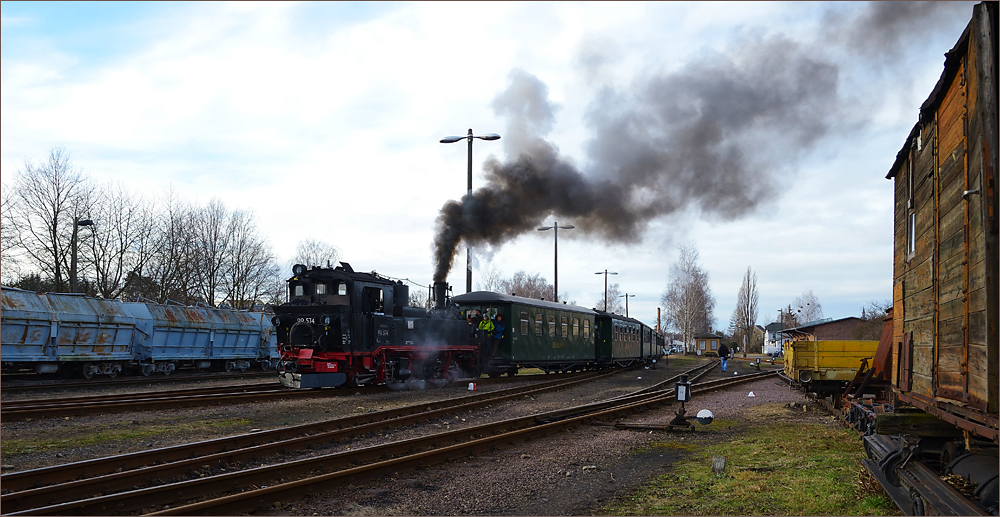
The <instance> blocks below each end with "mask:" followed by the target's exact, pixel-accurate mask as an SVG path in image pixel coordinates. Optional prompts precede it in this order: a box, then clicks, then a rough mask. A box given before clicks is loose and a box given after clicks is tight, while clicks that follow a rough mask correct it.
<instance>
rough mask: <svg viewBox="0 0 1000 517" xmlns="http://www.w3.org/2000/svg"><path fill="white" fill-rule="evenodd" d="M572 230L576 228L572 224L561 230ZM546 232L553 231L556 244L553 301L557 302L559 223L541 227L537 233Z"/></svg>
mask: <svg viewBox="0 0 1000 517" xmlns="http://www.w3.org/2000/svg"><path fill="white" fill-rule="evenodd" d="M573 228H576V226H573V225H572V224H569V225H566V226H563V227H562V229H563V230H572V229H573ZM546 230H554V231H553V236H555V241H556V243H555V263H556V272H555V277H556V278H555V288H556V295H555V298H554V299H553V301H556V302H558V301H559V221H556V222H555V223H553V225H552V226H543V227H541V228H539V229H538V231H540V232H544V231H546Z"/></svg>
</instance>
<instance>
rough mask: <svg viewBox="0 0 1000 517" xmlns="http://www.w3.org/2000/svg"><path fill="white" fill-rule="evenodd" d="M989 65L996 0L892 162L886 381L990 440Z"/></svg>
mask: <svg viewBox="0 0 1000 517" xmlns="http://www.w3.org/2000/svg"><path fill="white" fill-rule="evenodd" d="M996 67H997V65H996V5H992V6H990V5H988V4H986V3H983V4H979V5H977V6H976V7H975V8H974V15H973V20H972V21H971V22H970V24H969V27H968V29H966V32H965V33H964V34H963V35H962V37H961V38H960V39H959V42H958V44H957V45H956V46H955V48H954V49H952V51H951V52H949V53H948V54H947V60H946V62H945V71H944V73H943V74H942V76H941V80H940V81H939V83H938V86H937V87H936V88H935V91H934V92H933V93H932V94H931V97H930V98H928V100H927V101H926V102H925V103H924V105H923V107H922V108H921V113H920V120H919V122H918V123H917V125H916V126H915V127H914V129H913V131H912V132H911V133H910V136H909V138H908V139H907V141H906V144H905V145H904V147H903V150H901V151H900V153H899V154H898V155H897V159H896V163H895V164H894V165H893V169H892V170H891V171H890V173H889V177H891V178H893V179H894V181H895V185H894V188H895V211H894V213H895V228H894V236H893V239H894V254H893V262H894V268H893V269H894V277H895V278H894V289H893V305H894V308H893V343H894V346H893V348H892V353H893V355H895V358H894V359H895V360H894V361H893V364H894V365H895V367H894V368H893V372H892V382H893V386H894V387H895V389H896V392H897V394H898V395H899V396H900V397H901V399H902V401H903V402H908V403H913V404H914V405H917V406H919V407H922V408H923V409H925V410H934V411H932V412H936V413H937V414H941V413H942V412H943V413H947V414H948V415H952V416H953V417H954V418H953V420H956V422H957V421H970V422H973V424H970V425H963V424H962V423H961V422H959V425H962V426H963V427H965V428H969V429H970V430H973V431H974V432H978V433H979V434H987V435H990V436H989V437H990V438H993V439H994V440H996V439H997V437H996V435H997V433H996V429H997V411H998V401H997V399H998V396H997V390H998V372H997V370H998V362H1000V357H998V352H997V342H998V333H1000V326H998V321H997V320H998V318H1000V316H998V312H1000V311H998V297H1000V287H998V282H997V264H998V261H997V221H996V217H997V214H996V213H997V209H996V206H997V194H996V190H997V189H996V181H997V180H996V170H997V166H996V156H997V120H998V116H997V103H996V96H997V79H996ZM984 428H986V431H985V432H984V431H983V429H984ZM989 429H992V431H990V430H989Z"/></svg>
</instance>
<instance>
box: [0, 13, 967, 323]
mask: <svg viewBox="0 0 1000 517" xmlns="http://www.w3.org/2000/svg"><path fill="white" fill-rule="evenodd" d="M972 5H973V4H971V3H966V2H944V3H925V2H912V3H911V2H875V3H854V2H829V3H828V2H810V3H806V2H801V3H800V2H777V3H754V2H735V3H722V2H719V3H715V2H713V3H709V2H692V3H682V2H664V3H623V2H613V3H591V2H588V3H569V2H554V3H537V2H530V3H515V2H472V3H460V2H425V3H382V2H379V3H352V2H328V3H301V4H299V3H290V2H279V3H261V2H251V3H203V2H194V3H184V2H158V3H118V2H115V3H100V2H86V3H72V2H70V3H63V2H60V3H50V2H27V3H22V2H6V1H5V2H3V3H2V4H0V9H2V32H0V56H2V63H0V83H2V85H0V90H2V99H0V166H2V177H3V181H4V184H5V185H6V184H7V183H8V182H9V178H11V177H12V175H13V174H15V173H16V171H17V170H18V169H19V168H21V167H22V165H23V163H24V161H25V160H26V159H29V160H35V161H40V160H41V159H43V158H44V156H45V155H46V153H47V152H48V151H49V149H51V148H52V147H53V146H65V148H66V149H67V150H68V151H69V152H70V154H71V156H72V159H73V162H74V164H75V165H77V166H78V167H80V168H81V169H83V170H84V171H85V172H86V173H87V174H89V175H90V176H91V177H93V178H94V179H96V180H98V181H99V182H110V181H118V182H121V183H123V184H125V185H128V186H130V187H131V188H132V189H133V190H135V191H136V192H140V193H143V194H145V195H148V196H151V197H155V196H158V195H161V194H162V193H163V192H165V191H166V190H167V189H170V188H172V189H174V190H175V191H176V192H177V193H179V194H180V195H181V197H183V198H184V199H186V200H189V201H191V202H195V203H205V202H207V201H209V200H210V199H212V198H219V199H221V200H222V201H223V202H224V203H225V204H226V206H228V207H229V208H243V209H252V210H254V211H255V213H256V215H257V218H258V219H259V221H260V222H261V230H262V232H263V233H264V234H265V235H267V237H268V238H269V239H270V242H271V243H272V245H273V247H274V251H275V253H276V254H277V255H278V257H279V258H280V260H281V261H282V262H284V261H286V260H289V259H290V258H291V257H292V255H293V254H294V250H295V246H296V244H297V243H298V242H299V241H301V240H303V239H306V238H312V239H317V240H322V241H326V242H329V243H332V244H334V245H336V246H337V247H338V248H339V249H340V250H341V252H342V254H343V260H345V261H347V262H350V263H351V264H352V266H353V267H354V268H355V269H358V270H363V271H370V270H375V271H378V272H379V273H382V274H385V275H389V276H392V277H398V278H408V279H411V280H413V281H415V282H417V283H421V284H424V285H426V284H428V283H430V282H431V280H432V278H433V276H434V274H435V269H436V268H437V267H438V264H437V263H436V262H435V249H436V248H435V241H436V237H438V236H439V234H441V235H449V231H450V232H451V233H450V236H451V238H452V240H455V239H458V240H457V242H458V244H457V250H458V256H457V257H456V258H455V264H454V266H453V267H452V268H451V269H450V273H448V275H447V279H448V281H449V282H450V283H451V284H452V285H454V286H455V287H454V288H455V292H456V293H461V292H464V290H465V278H464V277H465V275H464V269H465V256H464V255H465V253H464V248H465V244H464V243H465V242H472V243H473V244H474V245H475V257H474V261H475V263H474V270H475V271H477V273H475V274H474V279H475V280H478V278H479V276H478V271H479V270H480V269H482V268H487V267H494V268H496V269H498V270H499V271H501V272H502V273H503V274H504V275H505V276H510V275H512V274H513V273H515V272H516V271H519V270H524V271H526V272H528V273H529V274H534V273H540V274H541V275H542V276H544V277H545V278H546V279H548V280H549V281H550V282H551V280H552V275H553V238H552V232H538V231H535V230H534V229H533V228H535V227H537V226H539V225H543V224H544V225H551V224H552V223H553V222H555V221H558V223H559V224H560V225H561V226H562V225H567V224H573V225H576V226H577V228H576V229H574V230H566V231H563V232H560V234H559V287H560V292H561V293H563V295H564V298H563V299H568V300H572V301H576V302H577V303H579V304H580V305H584V306H588V307H591V306H595V305H597V303H598V300H600V299H601V298H602V297H603V289H604V283H603V280H604V278H603V276H597V275H595V274H594V273H595V272H597V271H604V270H605V269H608V270H610V271H614V272H617V273H619V274H618V275H617V276H614V277H611V281H612V282H617V283H619V284H620V286H621V290H622V291H623V292H627V293H629V294H634V295H635V297H634V298H630V301H629V312H630V315H632V316H633V317H637V318H639V319H641V320H643V321H646V322H647V323H650V324H652V323H654V322H655V317H656V308H657V307H658V306H660V297H661V295H662V293H663V291H664V289H665V287H666V281H667V275H668V274H669V270H670V266H671V264H672V263H673V262H674V261H675V260H676V258H677V255H678V251H677V247H678V245H681V244H688V245H693V246H694V247H695V248H696V249H697V250H698V252H699V254H700V262H701V264H702V266H703V267H704V268H705V269H706V270H707V271H708V272H709V275H710V278H711V288H712V292H713V294H714V295H715V297H716V300H717V308H716V318H717V323H718V325H719V326H720V327H725V326H726V325H727V324H728V321H729V316H730V314H731V313H732V311H733V308H734V306H735V301H736V295H737V291H738V289H739V285H740V281H741V278H742V276H743V274H744V272H745V271H746V269H747V267H750V268H752V269H753V271H754V272H756V274H757V279H758V290H759V295H760V314H761V316H760V320H759V323H761V324H764V323H767V322H770V321H772V320H774V319H775V317H776V316H777V310H778V308H779V307H783V306H785V305H787V304H789V303H791V302H792V300H793V299H794V298H795V297H797V296H799V295H801V294H802V293H803V292H804V291H806V290H808V289H812V290H813V292H814V293H815V294H816V296H817V297H818V298H819V300H820V302H821V304H822V306H823V311H824V315H825V316H827V317H834V318H840V317H846V316H852V315H859V314H860V309H861V306H862V304H864V303H865V302H869V301H872V300H879V301H882V300H888V299H890V298H891V284H892V190H891V182H890V181H888V180H886V179H884V176H885V175H886V173H887V171H888V168H889V167H890V165H891V164H892V162H893V160H894V158H895V155H896V152H897V151H899V149H900V147H901V146H902V143H903V141H904V139H905V137H906V135H907V134H908V132H909V130H910V128H911V127H912V126H913V124H914V123H915V122H916V119H917V110H918V108H919V106H920V104H921V103H922V102H923V101H924V99H925V98H926V97H927V96H928V94H929V93H930V91H931V89H932V88H933V86H934V84H935V82H936V81H937V79H938V77H939V76H940V73H941V71H942V64H943V61H944V58H943V54H944V53H945V52H947V51H948V50H949V49H950V48H951V47H952V46H953V45H954V44H955V42H956V41H957V39H958V38H959V36H960V35H961V33H962V30H963V29H964V28H965V26H966V24H967V23H968V21H969V19H970V18H971V15H972ZM469 128H472V129H473V131H474V132H475V133H476V134H482V133H499V134H500V135H501V136H502V138H501V139H500V140H499V141H492V142H490V141H480V140H476V141H475V144H474V149H473V187H474V188H475V189H477V192H476V194H475V195H474V196H473V197H471V198H467V199H463V196H465V194H466V174H467V172H466V171H467V156H466V153H467V147H466V144H465V143H464V142H460V143H456V144H441V143H439V140H440V139H441V138H442V137H444V136H449V135H464V134H465V133H466V132H467V131H468V129H469ZM450 201H451V202H453V203H451V205H449V206H451V210H452V212H451V215H452V219H451V221H452V222H451V224H452V226H451V227H449V226H441V225H440V224H439V222H438V221H439V219H438V218H439V214H441V213H442V208H443V207H444V206H445V205H446V204H447V203H449V202H450ZM445 240H447V239H445ZM412 288H413V287H411V289H412Z"/></svg>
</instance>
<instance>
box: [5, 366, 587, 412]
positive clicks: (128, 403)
mask: <svg viewBox="0 0 1000 517" xmlns="http://www.w3.org/2000/svg"><path fill="white" fill-rule="evenodd" d="M272 375H273V374H272ZM572 375H574V374H557V375H552V376H548V375H546V376H544V377H545V378H550V379H554V378H560V379H562V378H567V377H570V376H572ZM530 377H531V376H523V377H519V378H518V377H515V379H520V380H525V379H528V378H530ZM510 380H511V379H510V378H504V379H479V380H476V382H477V383H479V384H494V383H506V382H510ZM440 382H441V383H442V384H443V383H445V382H446V381H440ZM458 382H461V381H458ZM427 384H430V385H434V381H426V382H425V383H424V384H421V386H426V385H427ZM392 389H399V388H398V387H395V386H388V385H380V386H365V387H360V388H351V389H319V390H292V389H288V388H284V387H282V386H280V385H279V384H278V383H277V382H275V383H273V384H259V385H253V384H249V385H248V384H240V385H235V386H221V387H215V388H187V389H183V390H171V391H158V392H150V393H127V394H114V395H95V396H88V397H71V398H66V397H62V398H56V399H33V400H22V401H9V402H6V401H5V402H4V403H3V406H0V419H3V420H7V421H24V420H28V419H39V418H57V417H67V416H85V415H95V414H110V413H126V412H131V411H136V410H142V411H147V410H160V409H178V408H190V407H202V406H218V405H226V404H241V403H248V402H262V401H274V400H289V399H303V398H321V397H343V396H349V395H354V394H356V393H359V392H360V393H366V394H371V393H380V392H384V391H389V390H392Z"/></svg>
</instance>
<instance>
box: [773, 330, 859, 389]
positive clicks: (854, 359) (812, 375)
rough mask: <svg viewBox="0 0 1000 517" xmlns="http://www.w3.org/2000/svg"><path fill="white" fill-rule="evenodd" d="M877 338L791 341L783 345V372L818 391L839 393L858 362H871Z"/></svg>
mask: <svg viewBox="0 0 1000 517" xmlns="http://www.w3.org/2000/svg"><path fill="white" fill-rule="evenodd" d="M877 347H878V341H874V340H872V341H868V340H864V341H841V340H820V341H809V340H801V341H792V342H790V343H786V344H785V375H787V376H789V377H791V378H792V379H794V380H797V381H799V382H801V383H802V384H804V385H805V386H806V387H807V389H808V390H809V391H813V392H816V393H818V394H823V395H825V394H828V393H840V391H841V390H842V389H843V388H844V386H845V385H846V384H847V383H848V382H850V381H851V380H852V379H854V376H855V374H857V373H858V368H860V367H861V361H862V360H863V359H868V364H869V365H871V364H872V358H873V357H874V356H875V349H876V348H877Z"/></svg>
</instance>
